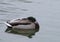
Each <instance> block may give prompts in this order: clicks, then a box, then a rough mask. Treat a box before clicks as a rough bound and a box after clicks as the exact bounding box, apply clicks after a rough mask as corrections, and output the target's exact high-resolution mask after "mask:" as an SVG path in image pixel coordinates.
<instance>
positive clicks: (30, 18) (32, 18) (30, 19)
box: [27, 17, 36, 22]
mask: <svg viewBox="0 0 60 42" xmlns="http://www.w3.org/2000/svg"><path fill="white" fill-rule="evenodd" d="M27 19H28V20H29V21H31V22H35V21H36V19H35V18H34V17H27Z"/></svg>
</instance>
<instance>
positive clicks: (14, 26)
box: [5, 17, 39, 38]
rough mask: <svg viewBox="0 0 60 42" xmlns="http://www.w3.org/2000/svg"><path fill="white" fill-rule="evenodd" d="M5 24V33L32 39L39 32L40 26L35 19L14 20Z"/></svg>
mask: <svg viewBox="0 0 60 42" xmlns="http://www.w3.org/2000/svg"><path fill="white" fill-rule="evenodd" d="M5 24H6V25H7V29H6V31H5V32H8V33H14V34H20V35H24V36H27V37H29V38H32V36H33V35H35V33H36V32H38V31H39V24H38V22H37V21H36V19H35V18H34V17H27V18H22V19H13V20H11V21H7V22H6V23H5Z"/></svg>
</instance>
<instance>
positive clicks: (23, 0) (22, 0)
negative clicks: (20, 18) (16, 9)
mask: <svg viewBox="0 0 60 42" xmlns="http://www.w3.org/2000/svg"><path fill="white" fill-rule="evenodd" d="M18 1H21V2H24V3H32V1H27V0H18Z"/></svg>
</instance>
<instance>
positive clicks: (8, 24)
mask: <svg viewBox="0 0 60 42" xmlns="http://www.w3.org/2000/svg"><path fill="white" fill-rule="evenodd" d="M4 24H6V25H7V26H9V27H12V25H10V24H9V23H7V22H4Z"/></svg>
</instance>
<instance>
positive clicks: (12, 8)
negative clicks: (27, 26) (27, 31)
mask: <svg viewBox="0 0 60 42" xmlns="http://www.w3.org/2000/svg"><path fill="white" fill-rule="evenodd" d="M28 16H34V17H36V19H37V21H38V22H39V24H40V26H41V27H40V31H39V32H37V33H36V35H35V36H33V38H32V39H29V38H27V37H25V36H22V35H15V34H9V33H5V30H6V25H5V24H4V22H6V21H7V20H11V19H15V18H21V17H28ZM0 42H60V0H0Z"/></svg>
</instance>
